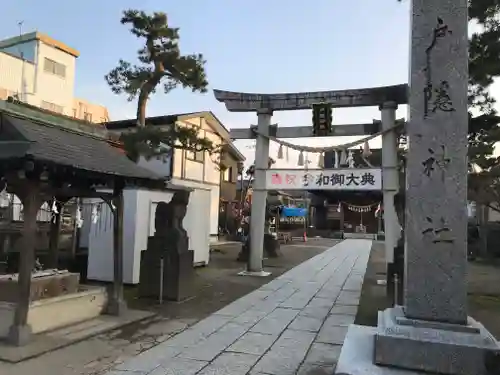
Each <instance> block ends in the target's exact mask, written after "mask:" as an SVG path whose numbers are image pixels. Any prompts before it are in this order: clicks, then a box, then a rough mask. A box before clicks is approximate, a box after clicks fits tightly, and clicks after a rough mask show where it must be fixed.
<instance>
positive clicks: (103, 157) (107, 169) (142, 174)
mask: <svg viewBox="0 0 500 375" xmlns="http://www.w3.org/2000/svg"><path fill="white" fill-rule="evenodd" d="M0 121H1V123H0V126H1V127H0V142H1V143H3V145H2V148H4V147H5V149H7V146H8V145H9V143H13V141H19V142H23V141H24V142H26V143H25V145H26V147H25V148H24V149H22V150H21V148H22V147H20V146H18V147H12V148H11V147H8V148H9V149H11V150H12V152H11V153H9V152H5V151H3V152H1V153H0V160H1V159H9V158H12V157H24V156H31V157H33V158H34V159H35V160H38V161H42V162H43V161H44V162H50V163H55V164H58V165H65V166H70V167H73V168H76V169H80V170H85V171H90V172H97V173H102V174H107V175H115V176H121V177H125V178H131V179H144V180H156V181H158V182H160V181H161V180H162V178H161V177H160V176H158V175H157V174H155V173H153V172H151V171H149V170H147V169H145V168H142V167H139V166H138V165H137V164H135V163H134V162H133V161H131V160H130V159H128V158H127V157H126V156H125V154H123V152H121V150H119V149H118V148H116V147H113V146H111V145H110V144H109V143H108V140H107V139H106V138H103V137H99V136H93V135H90V134H86V133H83V132H78V131H76V130H73V129H68V128H66V127H62V126H57V125H55V124H52V123H46V122H44V121H38V120H33V119H29V118H25V117H23V116H17V115H13V114H8V112H0ZM14 143H16V142H14ZM18 144H19V143H18ZM15 149H17V151H16V152H14V151H15Z"/></svg>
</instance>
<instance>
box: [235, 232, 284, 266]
mask: <svg viewBox="0 0 500 375" xmlns="http://www.w3.org/2000/svg"><path fill="white" fill-rule="evenodd" d="M263 245H264V254H265V256H266V257H267V258H279V257H280V256H281V252H280V243H279V241H278V240H277V239H276V238H274V236H273V235H272V234H264V244H263ZM249 257H250V236H248V239H247V241H246V242H245V243H244V244H243V246H242V247H241V251H240V253H239V254H238V259H237V261H238V262H248V258H249Z"/></svg>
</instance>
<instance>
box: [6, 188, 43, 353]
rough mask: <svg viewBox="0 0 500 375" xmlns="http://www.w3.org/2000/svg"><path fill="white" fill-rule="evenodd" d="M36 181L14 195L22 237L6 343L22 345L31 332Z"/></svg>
mask: <svg viewBox="0 0 500 375" xmlns="http://www.w3.org/2000/svg"><path fill="white" fill-rule="evenodd" d="M40 193H41V192H40V190H39V188H38V186H37V184H36V183H35V182H32V183H30V184H26V186H25V187H24V188H23V191H20V192H17V191H16V194H17V196H18V197H19V198H20V199H21V202H22V204H23V221H24V223H23V231H22V234H23V237H22V245H23V246H22V248H21V250H20V262H19V270H18V299H17V303H16V307H15V312H14V320H13V322H12V325H11V327H10V329H9V336H8V341H9V343H10V344H12V345H16V346H22V345H25V344H26V343H28V342H29V340H30V338H31V335H32V331H31V327H30V325H29V324H28V311H29V306H30V302H31V274H32V271H33V267H34V265H35V243H36V234H37V222H36V217H37V214H38V210H39V209H40V207H41V206H42V203H43V199H42V197H41V194H40Z"/></svg>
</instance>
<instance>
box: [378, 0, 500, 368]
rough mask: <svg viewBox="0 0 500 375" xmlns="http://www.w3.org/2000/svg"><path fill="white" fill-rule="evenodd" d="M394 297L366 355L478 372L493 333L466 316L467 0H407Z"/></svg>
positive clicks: (492, 353) (492, 346)
mask: <svg viewBox="0 0 500 375" xmlns="http://www.w3.org/2000/svg"><path fill="white" fill-rule="evenodd" d="M412 9H413V11H412V38H411V77H410V93H409V108H410V113H409V125H408V129H407V134H408V138H409V149H408V156H407V164H406V173H407V181H406V219H405V241H406V242H405V283H404V284H405V290H404V306H403V307H399V306H396V307H395V308H392V309H388V310H386V311H384V312H381V313H379V322H378V323H379V324H378V331H377V334H376V335H375V363H376V364H378V365H384V366H394V367H398V368H404V369H408V370H414V371H417V370H418V371H425V372H430V373H439V374H457V375H470V374H474V375H486V374H489V373H490V372H489V371H490V370H491V366H495V365H494V364H492V363H494V362H495V358H497V357H496V356H497V355H498V353H499V346H498V343H497V342H496V340H495V339H494V338H493V336H492V335H491V334H489V333H488V332H487V331H486V329H485V328H484V327H483V326H482V325H481V324H480V323H478V322H476V321H475V320H473V319H472V318H470V317H468V316H467V285H466V282H467V280H466V267H467V257H466V251H467V238H466V237H467V215H466V203H467V132H468V114H467V87H468V34H467V25H468V18H467V0H433V1H429V0H413V2H412Z"/></svg>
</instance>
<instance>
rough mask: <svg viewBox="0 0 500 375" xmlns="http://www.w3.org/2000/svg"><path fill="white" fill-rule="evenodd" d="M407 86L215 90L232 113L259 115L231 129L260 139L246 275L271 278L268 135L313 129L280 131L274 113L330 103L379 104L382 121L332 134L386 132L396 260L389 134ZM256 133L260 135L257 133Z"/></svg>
mask: <svg viewBox="0 0 500 375" xmlns="http://www.w3.org/2000/svg"><path fill="white" fill-rule="evenodd" d="M407 92H408V86H407V85H406V84H403V85H396V86H386V87H376V88H365V89H355V90H340V91H317V92H303V93H287V94H254V93H242V92H231V91H222V90H214V94H215V98H216V99H217V100H218V101H219V102H223V103H224V104H225V105H226V108H227V110H228V111H230V112H256V113H257V119H258V121H257V126H252V127H251V128H250V129H231V131H230V136H231V138H232V139H256V149H255V180H254V185H253V191H254V192H253V195H252V215H251V217H250V220H251V221H250V236H251V238H252V241H251V242H250V257H249V263H248V269H247V272H246V274H248V275H252V276H267V275H269V272H265V271H264V270H263V268H262V255H263V241H264V223H265V206H266V199H267V190H266V170H267V169H268V158H269V136H273V137H276V138H303V137H313V136H314V135H313V128H312V126H299V127H284V128H279V127H277V126H276V125H271V118H272V115H273V112H274V111H293V110H303V109H311V108H312V106H313V105H314V104H319V103H322V104H330V105H331V106H332V108H349V107H367V106H378V107H379V108H380V111H381V121H377V120H375V121H374V122H373V123H367V124H351V125H334V126H333V127H332V133H331V134H330V135H329V136H363V135H372V134H376V133H378V132H380V131H384V130H385V132H384V133H383V135H382V181H383V188H382V190H383V201H384V222H385V228H384V229H385V236H386V237H385V238H386V239H385V251H386V261H387V262H388V263H392V262H393V254H394V247H395V245H396V241H397V238H398V235H399V228H398V227H399V224H398V219H397V215H396V210H395V207H394V197H395V195H396V194H397V193H398V191H399V181H398V180H399V174H398V159H397V143H398V139H397V134H396V131H388V130H390V129H392V128H395V126H396V109H397V107H398V105H400V104H406V103H407ZM255 130H256V131H255Z"/></svg>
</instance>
